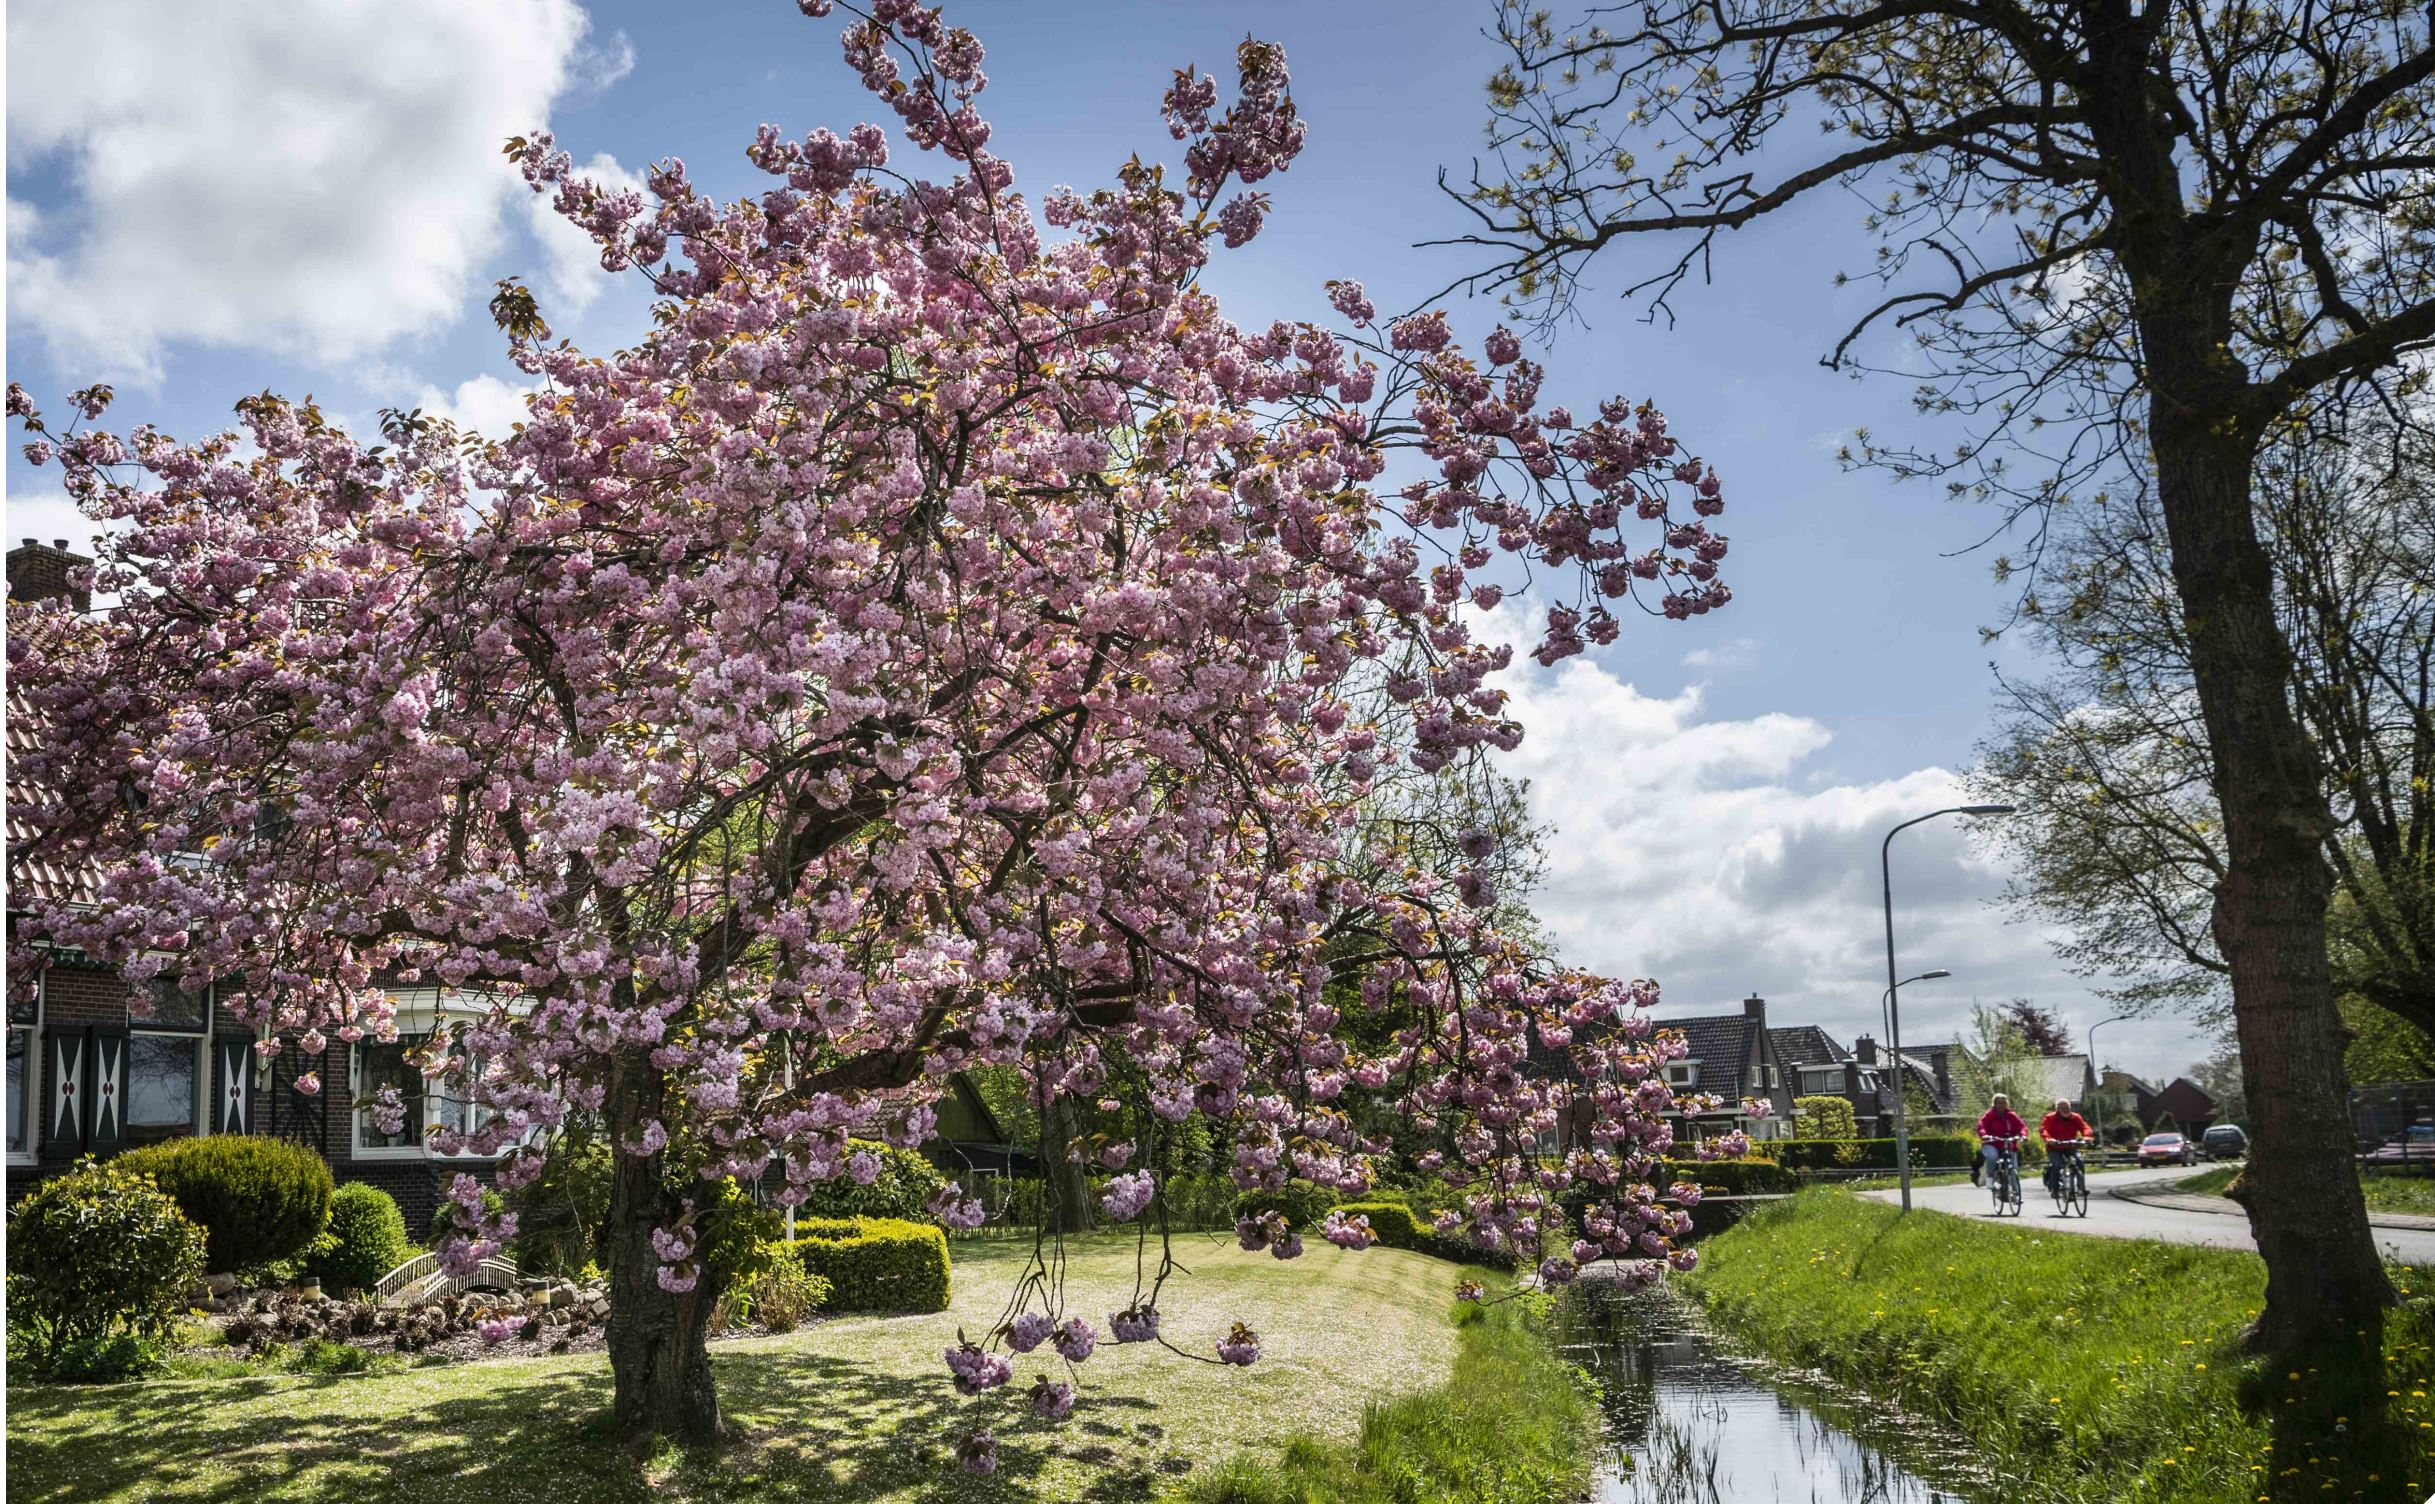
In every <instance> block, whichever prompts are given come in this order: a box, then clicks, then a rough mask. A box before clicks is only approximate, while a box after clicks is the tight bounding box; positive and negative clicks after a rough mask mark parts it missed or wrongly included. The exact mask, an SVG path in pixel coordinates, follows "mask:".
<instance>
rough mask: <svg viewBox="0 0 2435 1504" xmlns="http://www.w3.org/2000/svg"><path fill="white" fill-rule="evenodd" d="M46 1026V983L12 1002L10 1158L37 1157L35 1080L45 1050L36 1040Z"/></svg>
mask: <svg viewBox="0 0 2435 1504" xmlns="http://www.w3.org/2000/svg"><path fill="white" fill-rule="evenodd" d="M41 1025H42V984H41V983H40V982H39V981H37V982H36V983H35V984H34V995H33V996H32V997H30V998H27V999H26V1000H24V1001H23V1002H19V1001H18V1000H17V999H15V998H11V999H10V1000H9V1005H8V1157H9V1158H11V1159H27V1160H30V1159H32V1158H33V1157H34V1134H35V1128H34V1090H33V1088H34V1083H35V1081H36V1080H37V1079H38V1078H39V1076H40V1075H41V1070H42V1067H41V1064H40V1062H41V1060H42V1050H41V1047H40V1046H39V1045H37V1044H36V1043H35V1039H36V1037H37V1035H38V1034H39V1032H40V1030H41Z"/></svg>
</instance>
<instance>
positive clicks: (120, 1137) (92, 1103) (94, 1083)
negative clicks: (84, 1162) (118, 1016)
mask: <svg viewBox="0 0 2435 1504" xmlns="http://www.w3.org/2000/svg"><path fill="white" fill-rule="evenodd" d="M91 1034H92V1039H93V1044H92V1048H91V1049H90V1050H89V1051H87V1052H86V1055H85V1070H86V1072H87V1073H88V1074H89V1075H90V1076H91V1078H92V1080H91V1083H90V1095H89V1097H88V1100H87V1101H86V1103H85V1149H86V1150H87V1152H89V1153H93V1154H116V1153H117V1152H118V1151H119V1150H121V1149H123V1148H125V1147H126V1146H127V1031H126V1029H125V1027H124V1026H122V1025H114V1024H95V1025H93V1027H92V1030H91Z"/></svg>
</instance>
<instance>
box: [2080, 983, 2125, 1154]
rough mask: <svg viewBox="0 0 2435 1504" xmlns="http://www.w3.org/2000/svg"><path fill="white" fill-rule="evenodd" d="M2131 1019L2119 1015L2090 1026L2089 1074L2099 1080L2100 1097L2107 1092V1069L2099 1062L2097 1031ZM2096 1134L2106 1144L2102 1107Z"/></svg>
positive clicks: (2122, 1014) (2098, 1140) (2098, 1112)
mask: <svg viewBox="0 0 2435 1504" xmlns="http://www.w3.org/2000/svg"><path fill="white" fill-rule="evenodd" d="M2130 1017H2131V1015H2130V1014H2128V1013H2117V1014H2115V1015H2114V1016H2113V1017H2112V1018H2101V1019H2098V1020H2097V1021H2096V1022H2095V1023H2093V1024H2090V1025H2089V1026H2088V1073H2089V1074H2090V1075H2092V1076H2095V1077H2096V1078H2097V1091H2098V1094H2099V1095H2103V1094H2104V1091H2105V1067H2104V1066H2103V1065H2100V1064H2099V1063H2098V1061H2097V1031H2098V1030H2099V1029H2102V1028H2104V1027H2105V1026H2106V1025H2107V1024H2118V1023H2124V1022H2127V1021H2128V1020H2129V1019H2130ZM2095 1132H2096V1134H2097V1142H2098V1143H2099V1144H2100V1145H2102V1144H2103V1143H2104V1142H2105V1109H2104V1108H2102V1107H2100V1108H2098V1109H2097V1125H2096V1129H2095Z"/></svg>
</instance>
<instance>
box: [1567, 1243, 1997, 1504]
mask: <svg viewBox="0 0 2435 1504" xmlns="http://www.w3.org/2000/svg"><path fill="white" fill-rule="evenodd" d="M1555 1326H1556V1338H1557V1341H1558V1342H1559V1343H1560V1344H1561V1345H1562V1346H1563V1347H1564V1349H1565V1351H1566V1353H1567V1355H1568V1356H1570V1357H1571V1358H1572V1359H1573V1361H1575V1362H1577V1363H1579V1364H1580V1365H1581V1366H1582V1367H1584V1368H1586V1369H1588V1370H1589V1371H1590V1373H1591V1374H1592V1375H1594V1376H1595V1377H1596V1378H1597V1380H1598V1382H1599V1385H1600V1387H1601V1388H1602V1389H1603V1390H1604V1394H1605V1399H1604V1408H1605V1420H1606V1430H1607V1445H1608V1451H1607V1455H1606V1456H1605V1457H1604V1458H1603V1459H1602V1461H1601V1464H1600V1468H1599V1478H1598V1490H1597V1492H1596V1493H1595V1494H1594V1495H1593V1497H1594V1498H1595V1499H1597V1500H1598V1501H1599V1504H1991V1501H1993V1500H1995V1499H1996V1498H1997V1497H1998V1496H1999V1495H2000V1493H2001V1492H2002V1489H2001V1484H2000V1481H1999V1480H1996V1479H1994V1478H1991V1477H1990V1476H1988V1475H1987V1473H1986V1471H1985V1470H1984V1468H1983V1467H1982V1466H1980V1465H1979V1464H1978V1462H1977V1461H1976V1459H1975V1458H1974V1457H1973V1456H1972V1455H1971V1454H1970V1452H1969V1451H1968V1450H1967V1449H1966V1448H1961V1447H1957V1446H1955V1445H1954V1444H1953V1443H1952V1442H1951V1441H1950V1440H1948V1439H1945V1438H1943V1437H1941V1436H1939V1435H1938V1434H1937V1433H1936V1432H1935V1431H1933V1430H1931V1429H1929V1428H1926V1427H1923V1426H1919V1425H1917V1424H1914V1423H1906V1422H1905V1421H1904V1420H1903V1419H1902V1417H1900V1416H1899V1415H1896V1414H1892V1413H1890V1412H1889V1411H1888V1410H1887V1409H1886V1407H1883V1406H1872V1405H1871V1404H1870V1403H1869V1402H1868V1400H1867V1399H1866V1397H1865V1396H1859V1395H1854V1394H1852V1393H1851V1392H1849V1391H1846V1390H1841V1389H1838V1388H1836V1387H1834V1386H1832V1385H1829V1384H1827V1383H1825V1382H1824V1381H1822V1380H1817V1379H1813V1378H1808V1377H1805V1376H1802V1375H1796V1374H1787V1373H1784V1372H1782V1371H1780V1370H1777V1369H1773V1368H1770V1367H1767V1366H1766V1365H1762V1364H1759V1363H1755V1362H1751V1361H1749V1360H1746V1359H1742V1358H1737V1357H1735V1356H1733V1355H1732V1354H1731V1353H1729V1352H1727V1351H1726V1350H1725V1348H1724V1347H1723V1345H1722V1344H1721V1343H1719V1342H1718V1341H1717V1340H1716V1339H1715V1338H1714V1337H1712V1336H1711V1335H1710V1334H1709V1333H1708V1332H1706V1331H1705V1330H1704V1329H1703V1328H1702V1327H1701V1325H1700V1323H1699V1320H1698V1317H1697V1315H1696V1313H1695V1312H1693V1311H1692V1310H1691V1309H1690V1307H1689V1306H1688V1305H1687V1304H1686V1303H1685V1302H1684V1300H1683V1298H1682V1297H1681V1296H1679V1295H1675V1294H1673V1293H1672V1292H1670V1291H1668V1290H1666V1289H1665V1288H1664V1287H1663V1286H1660V1287H1658V1288H1656V1289H1652V1290H1647V1291H1643V1292H1640V1293H1638V1294H1631V1295H1627V1294H1624V1293H1622V1292H1621V1291H1620V1290H1618V1289H1617V1288H1616V1287H1615V1286H1614V1285H1612V1284H1610V1283H1606V1282H1603V1281H1592V1280H1584V1281H1582V1282H1581V1284H1579V1285H1578V1286H1576V1287H1575V1289H1574V1291H1573V1293H1571V1294H1570V1295H1568V1296H1567V1297H1566V1298H1565V1300H1564V1301H1563V1302H1562V1304H1560V1305H1559V1306H1558V1307H1557V1312H1556V1322H1555Z"/></svg>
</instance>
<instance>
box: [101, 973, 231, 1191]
mask: <svg viewBox="0 0 2435 1504" xmlns="http://www.w3.org/2000/svg"><path fill="white" fill-rule="evenodd" d="M168 959H169V961H170V963H171V964H172V965H174V964H176V958H175V957H174V956H173V957H170V958H168ZM162 981H166V982H168V983H169V984H170V985H171V986H176V984H177V977H176V974H175V973H172V972H167V971H164V973H163V974H162V975H161V976H158V977H155V978H153V980H152V982H150V983H146V984H145V985H146V986H151V985H154V984H156V983H159V982H162ZM181 990H182V989H181ZM156 1011H157V1010H156ZM219 1012H220V988H219V984H218V983H216V982H215V983H212V984H211V985H209V986H207V987H205V988H204V989H203V1022H202V1024H201V1026H200V1027H198V1028H192V1029H181V1028H169V1027H164V1026H162V1025H159V1024H155V1023H153V1022H151V1021H150V1020H149V1019H141V1018H137V1017H136V1016H135V1015H134V1014H132V1013H130V1014H128V1015H127V1081H128V1090H127V1095H126V1096H125V1097H124V1098H123V1099H122V1100H121V1102H120V1104H119V1139H120V1141H121V1142H122V1143H124V1144H125V1145H126V1147H127V1148H130V1149H140V1148H142V1147H143V1144H139V1143H137V1142H136V1140H135V1122H134V1118H133V1115H132V1114H133V1108H134V1104H135V1092H134V1081H135V1042H136V1040H138V1039H143V1038H160V1039H184V1040H189V1041H191V1042H192V1043H193V1045H194V1088H193V1090H192V1092H191V1093H189V1095H188V1098H187V1100H188V1102H189V1104H190V1106H189V1109H188V1112H187V1118H186V1132H185V1133H184V1134H183V1135H179V1134H171V1135H170V1136H169V1138H161V1139H149V1140H146V1142H148V1143H156V1144H165V1143H169V1142H171V1141H172V1140H174V1139H176V1138H179V1137H185V1138H208V1137H209V1136H210V1135H211V1131H212V1116H213V1115H212V1110H211V1109H212V1095H211V1041H212V1033H213V1026H214V1025H215V1024H217V1023H218V1021H219Z"/></svg>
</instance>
